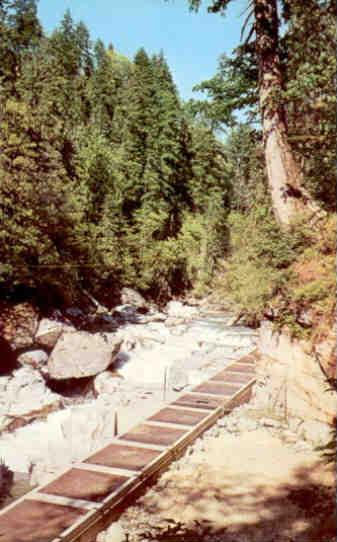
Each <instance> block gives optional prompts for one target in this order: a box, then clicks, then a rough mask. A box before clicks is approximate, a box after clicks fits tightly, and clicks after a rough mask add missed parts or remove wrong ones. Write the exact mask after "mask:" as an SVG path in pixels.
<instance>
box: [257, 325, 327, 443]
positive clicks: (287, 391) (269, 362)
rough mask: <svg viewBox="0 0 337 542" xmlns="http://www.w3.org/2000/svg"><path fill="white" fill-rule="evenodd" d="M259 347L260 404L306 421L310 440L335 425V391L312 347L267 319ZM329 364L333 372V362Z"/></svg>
mask: <svg viewBox="0 0 337 542" xmlns="http://www.w3.org/2000/svg"><path fill="white" fill-rule="evenodd" d="M321 347H322V348H321V350H324V348H323V346H322V345H321ZM259 348H260V352H261V359H260V360H259V363H258V378H259V381H260V383H261V382H264V384H265V386H263V387H260V388H259V387H257V388H256V395H257V398H258V400H259V401H260V403H261V406H262V404H263V403H264V406H265V407H266V408H269V409H271V410H273V409H274V410H275V409H278V411H279V412H280V413H281V414H283V415H284V417H288V416H289V417H294V418H295V419H297V420H298V423H299V424H303V423H305V424H306V425H305V426H303V430H304V431H305V432H306V435H307V436H308V435H309V437H310V438H311V437H312V438H311V440H313V438H314V436H315V434H317V435H318V436H319V435H322V434H323V433H324V434H326V428H324V427H323V426H324V425H326V424H328V425H332V424H333V423H334V420H335V417H336V405H337V402H336V393H335V391H333V390H332V389H331V388H329V384H328V382H327V378H326V375H325V374H324V372H323V371H322V367H321V365H320V363H319V362H318V360H317V358H316V357H315V355H314V354H313V353H312V346H311V345H310V344H309V343H308V342H306V341H303V340H298V339H292V338H291V337H290V335H289V334H288V333H287V332H286V331H282V332H278V331H275V330H274V329H273V326H272V324H271V323H270V322H267V321H265V322H263V323H262V325H261V329H260V340H259ZM328 350H329V349H328ZM329 352H330V350H329ZM329 367H330V372H331V364H330V365H329ZM319 440H322V439H320V438H319Z"/></svg>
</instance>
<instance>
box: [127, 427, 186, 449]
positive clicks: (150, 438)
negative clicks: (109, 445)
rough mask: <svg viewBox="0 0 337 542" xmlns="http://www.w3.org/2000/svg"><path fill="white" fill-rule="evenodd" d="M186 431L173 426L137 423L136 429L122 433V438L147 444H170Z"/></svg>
mask: <svg viewBox="0 0 337 542" xmlns="http://www.w3.org/2000/svg"><path fill="white" fill-rule="evenodd" d="M185 433H186V431H183V430H181V429H172V428H171V427H154V426H152V425H145V424H144V425H137V427H135V428H134V429H132V430H131V431H129V432H128V433H126V434H125V435H122V436H121V437H120V439H121V440H132V441H135V442H142V443H145V444H156V445H159V446H170V445H171V444H174V443H175V442H176V441H177V440H179V439H180V438H181V437H182V436H183V435H184V434H185Z"/></svg>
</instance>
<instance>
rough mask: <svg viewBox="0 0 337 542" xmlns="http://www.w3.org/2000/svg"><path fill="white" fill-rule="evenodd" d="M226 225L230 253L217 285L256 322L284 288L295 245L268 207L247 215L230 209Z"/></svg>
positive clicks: (254, 210)
mask: <svg viewBox="0 0 337 542" xmlns="http://www.w3.org/2000/svg"><path fill="white" fill-rule="evenodd" d="M229 227H230V234H231V239H230V242H231V254H230V257H229V259H228V260H227V262H226V264H225V269H224V272H223V273H222V274H221V276H220V278H219V279H218V288H219V289H220V291H221V292H222V293H223V295H224V296H229V297H230V299H231V301H232V303H233V305H234V306H235V307H236V308H238V309H239V311H242V312H243V313H245V314H246V315H247V318H248V320H249V321H251V322H257V321H258V320H259V318H261V316H262V315H263V312H264V310H265V308H266V306H267V305H268V303H269V302H270V300H271V299H272V298H273V297H275V296H276V295H278V294H279V293H280V292H281V291H282V290H284V288H285V286H286V284H287V281H288V280H289V278H290V273H289V270H288V267H289V266H290V264H291V263H292V262H293V261H294V259H295V256H296V244H295V243H294V239H293V237H292V236H291V235H290V234H286V233H284V232H282V231H280V229H279V227H278V225H277V224H276V222H275V219H274V218H273V216H272V213H271V211H270V208H269V207H268V206H264V207H263V206H258V207H257V208H255V209H253V210H252V211H251V212H250V213H248V214H242V213H240V212H237V211H233V212H232V213H231V214H230V216H229Z"/></svg>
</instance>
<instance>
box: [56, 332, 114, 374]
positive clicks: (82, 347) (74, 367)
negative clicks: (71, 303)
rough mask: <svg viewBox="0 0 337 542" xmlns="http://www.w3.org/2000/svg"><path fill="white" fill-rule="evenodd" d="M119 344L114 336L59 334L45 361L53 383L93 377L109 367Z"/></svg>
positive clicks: (82, 333)
mask: <svg viewBox="0 0 337 542" xmlns="http://www.w3.org/2000/svg"><path fill="white" fill-rule="evenodd" d="M121 344H122V338H121V337H120V336H118V335H115V334H114V333H93V334H91V333H87V332H85V331H74V332H66V333H62V335H61V337H60V338H59V340H58V341H57V343H56V346H55V348H54V350H53V351H52V353H51V356H50V358H49V360H48V372H49V375H50V377H51V378H53V379H56V380H65V379H69V378H84V377H89V376H95V375H97V374H98V373H101V372H102V371H105V369H107V368H108V367H109V365H111V363H112V362H113V361H114V359H115V357H116V355H117V354H118V352H119V349H120V346H121Z"/></svg>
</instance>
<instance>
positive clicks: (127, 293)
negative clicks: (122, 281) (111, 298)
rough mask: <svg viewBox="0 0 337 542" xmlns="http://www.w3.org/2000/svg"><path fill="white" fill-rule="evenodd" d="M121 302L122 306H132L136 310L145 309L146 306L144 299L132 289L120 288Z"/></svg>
mask: <svg viewBox="0 0 337 542" xmlns="http://www.w3.org/2000/svg"><path fill="white" fill-rule="evenodd" d="M121 301H122V303H123V305H132V306H133V307H136V308H137V309H147V308H148V304H147V302H146V301H145V299H144V297H143V296H142V295H141V294H140V293H139V292H136V290H133V289H132V288H122V291H121Z"/></svg>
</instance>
